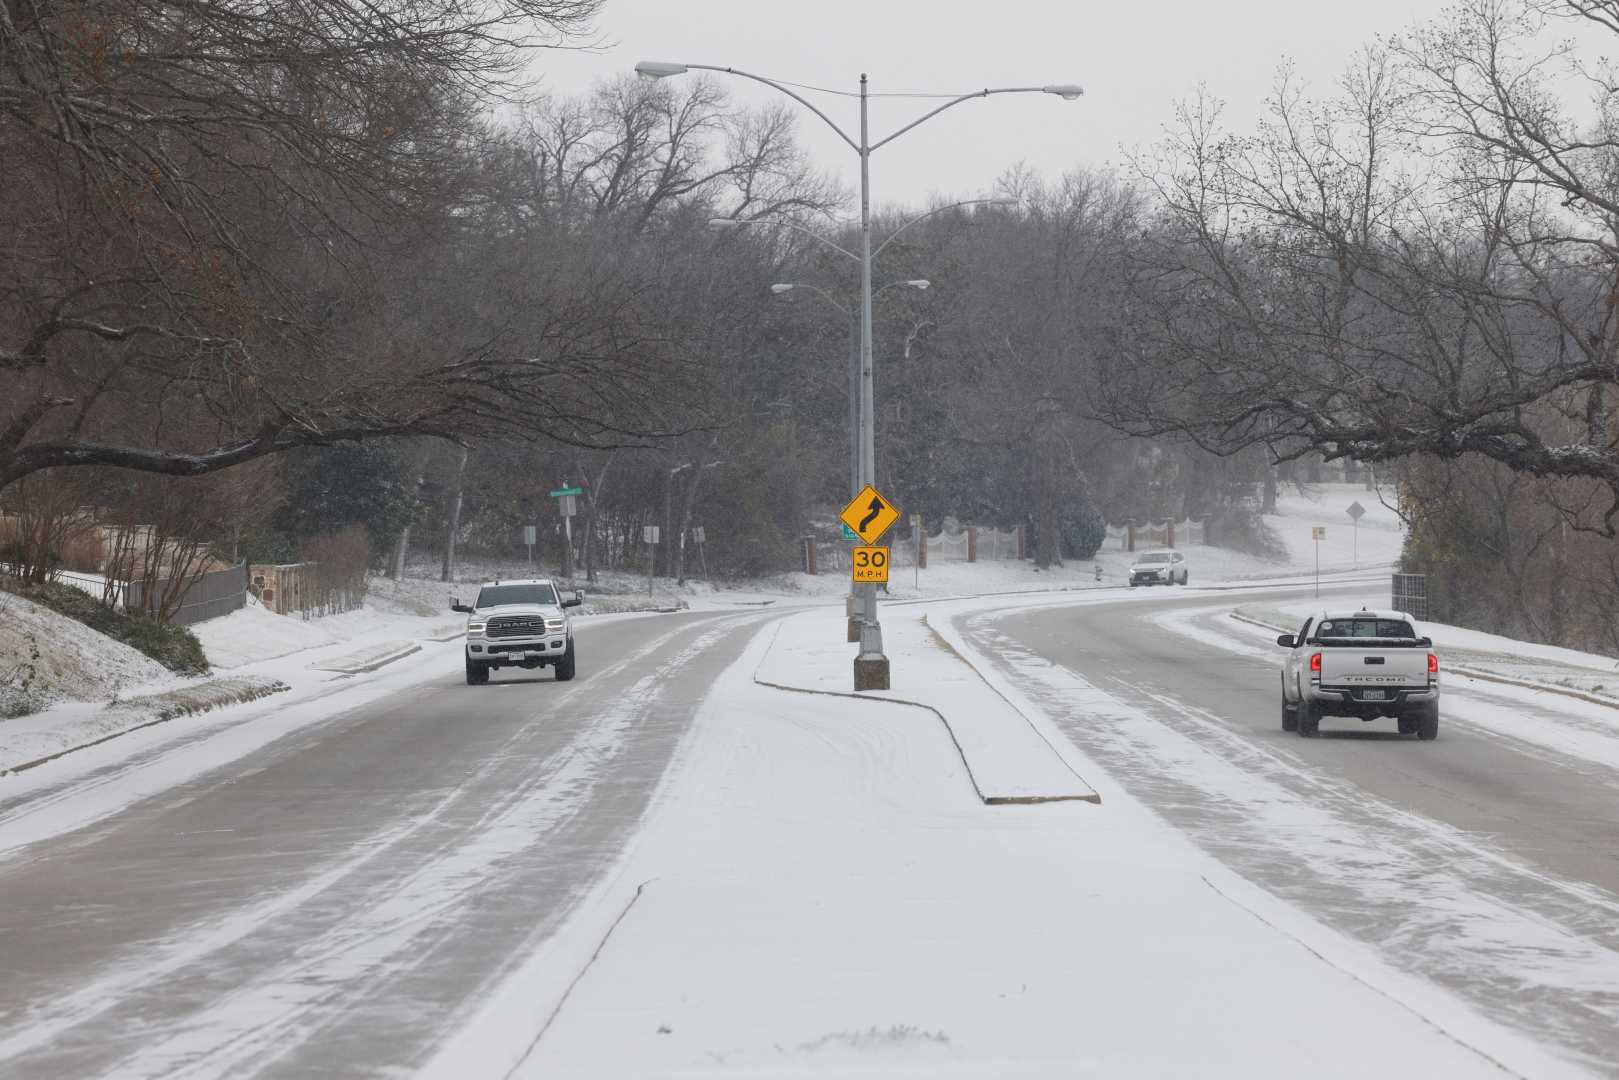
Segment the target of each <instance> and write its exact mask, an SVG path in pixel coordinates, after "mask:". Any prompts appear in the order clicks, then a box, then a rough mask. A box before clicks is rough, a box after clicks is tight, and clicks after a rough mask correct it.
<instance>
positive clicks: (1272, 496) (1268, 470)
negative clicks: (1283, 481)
mask: <svg viewBox="0 0 1619 1080" xmlns="http://www.w3.org/2000/svg"><path fill="white" fill-rule="evenodd" d="M1259 512H1260V513H1262V514H1274V513H1276V466H1274V465H1272V464H1271V463H1270V462H1268V461H1267V462H1266V463H1265V497H1264V501H1263V504H1262V505H1261V506H1260V508H1259Z"/></svg>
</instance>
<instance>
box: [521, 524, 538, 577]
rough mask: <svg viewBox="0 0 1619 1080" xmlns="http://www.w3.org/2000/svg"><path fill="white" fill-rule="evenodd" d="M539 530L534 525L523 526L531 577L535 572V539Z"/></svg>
mask: <svg viewBox="0 0 1619 1080" xmlns="http://www.w3.org/2000/svg"><path fill="white" fill-rule="evenodd" d="M537 532H538V530H537V529H535V527H534V526H532V525H524V526H523V543H525V544H527V545H528V572H529V575H530V576H531V577H532V576H533V574H534V540H535V534H536V533H537Z"/></svg>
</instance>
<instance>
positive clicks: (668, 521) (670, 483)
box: [652, 468, 679, 577]
mask: <svg viewBox="0 0 1619 1080" xmlns="http://www.w3.org/2000/svg"><path fill="white" fill-rule="evenodd" d="M678 471H679V470H678V468H676V469H669V470H668V471H666V472H665V473H664V474H663V527H662V528H663V535H662V536H660V537H658V544H657V546H656V547H655V548H653V550H652V561H653V563H654V564H661V565H662V567H663V576H664V577H674V573H673V570H674V553H673V549H672V548H671V546H670V543H669V541H670V536H669V534H670V533H672V532H674V526H675V507H674V495H675V473H676V472H678ZM660 555H661V556H662V558H659V556H660Z"/></svg>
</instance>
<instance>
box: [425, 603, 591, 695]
mask: <svg viewBox="0 0 1619 1080" xmlns="http://www.w3.org/2000/svg"><path fill="white" fill-rule="evenodd" d="M584 602H585V597H584V594H583V593H581V592H577V591H576V592H575V593H574V594H573V595H572V596H570V597H568V598H567V599H563V598H562V596H560V595H559V594H558V593H557V587H556V584H555V583H554V582H552V581H551V580H550V579H549V578H525V579H523V580H519V581H486V582H484V583H483V585H481V586H480V587H479V588H478V599H477V600H476V601H475V602H473V603H472V604H470V605H469V604H463V603H461V602H460V601H459V600H454V601H452V602H451V604H450V610H451V611H460V612H464V613H465V614H466V617H467V646H466V654H467V685H468V686H481V685H482V684H484V683H486V682H488V681H489V673H490V672H491V671H494V670H497V669H499V668H503V667H523V668H542V667H547V666H549V667H553V668H555V669H556V673H557V680H558V681H559V682H566V681H567V680H569V679H571V678H573V673H574V652H573V626H572V623H571V622H570V620H569V618H568V610H567V609H568V608H572V607H578V606H579V605H580V604H582V603H584Z"/></svg>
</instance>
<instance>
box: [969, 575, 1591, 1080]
mask: <svg viewBox="0 0 1619 1080" xmlns="http://www.w3.org/2000/svg"><path fill="white" fill-rule="evenodd" d="M1338 591H1339V592H1340V593H1343V594H1345V595H1349V594H1354V593H1355V589H1354V587H1352V586H1351V587H1340V588H1339V590H1338ZM1324 594H1325V595H1326V596H1331V595H1332V594H1333V591H1332V590H1325V591H1324ZM1267 600H1269V601H1271V602H1280V601H1285V600H1291V601H1292V602H1293V603H1295V604H1297V603H1298V602H1299V598H1298V593H1297V591H1296V590H1293V591H1292V592H1291V594H1289V593H1286V592H1282V593H1277V594H1275V595H1274V596H1272V597H1268V598H1267V597H1263V596H1261V595H1260V594H1257V593H1256V594H1252V595H1248V596H1244V597H1243V598H1242V600H1241V601H1240V602H1242V603H1261V602H1265V601H1267ZM1234 602H1236V601H1232V600H1230V599H1226V598H1224V597H1222V596H1218V595H1211V594H1209V593H1203V594H1201V595H1199V593H1198V591H1197V590H1191V591H1187V592H1184V593H1177V594H1175V595H1173V596H1169V597H1159V596H1148V597H1142V596H1130V597H1127V598H1120V599H1119V601H1118V602H1115V603H1095V602H1092V603H1090V604H1087V605H1085V606H1081V607H1055V606H1052V607H1041V608H1039V609H1034V610H1025V611H1022V612H1009V611H1005V610H991V611H983V610H979V611H976V612H974V611H972V610H970V609H971V608H972V607H973V605H958V607H959V608H960V609H962V610H961V611H960V613H958V615H957V621H958V624H959V625H960V628H961V630H962V632H963V633H964V634H965V636H966V637H967V638H968V639H969V640H970V641H971V642H972V643H973V644H974V645H975V646H976V647H978V648H979V649H980V650H982V652H983V653H984V654H985V655H987V656H991V657H993V658H994V662H995V663H996V664H997V665H998V667H999V669H1000V671H1001V673H1002V675H1003V677H1005V678H1007V679H1009V680H1011V681H1013V682H1015V683H1017V684H1018V685H1019V686H1020V687H1022V688H1023V689H1024V691H1025V692H1026V693H1028V694H1029V695H1030V696H1031V698H1033V699H1034V700H1035V702H1036V703H1037V704H1038V706H1039V707H1040V708H1042V709H1044V710H1045V711H1046V712H1047V714H1048V715H1049V716H1051V717H1052V718H1053V719H1054V720H1055V721H1056V722H1057V723H1058V724H1059V726H1060V727H1061V728H1062V730H1063V731H1064V733H1065V734H1067V735H1068V737H1069V738H1070V739H1071V740H1073V742H1074V743H1075V744H1076V745H1078V746H1079V747H1081V748H1082V749H1083V750H1084V752H1085V753H1086V754H1088V755H1090V756H1092V757H1093V758H1094V759H1095V760H1096V761H1097V762H1099V763H1100V764H1101V765H1102V766H1103V768H1104V769H1105V771H1106V775H1107V776H1108V777H1109V778H1110V779H1111V781H1112V782H1113V783H1114V784H1117V785H1121V786H1122V787H1123V788H1125V789H1127V790H1128V791H1129V792H1130V793H1131V794H1132V795H1134V796H1136V797H1137V798H1140V799H1142V800H1144V801H1145V802H1146V803H1147V804H1148V805H1150V806H1151V807H1153V808H1154V809H1155V810H1156V811H1157V812H1158V813H1159V814H1161V815H1162V816H1163V817H1164V818H1165V819H1166V820H1168V821H1169V822H1171V823H1172V824H1174V825H1175V826H1176V827H1178V828H1179V829H1181V830H1183V831H1184V832H1185V833H1187V834H1188V835H1190V836H1191V837H1193V838H1194V839H1195V840H1196V841H1197V843H1198V844H1199V845H1200V846H1201V847H1203V848H1204V849H1205V850H1207V851H1209V852H1211V853H1213V854H1214V855H1216V856H1217V857H1218V858H1219V859H1220V860H1221V861H1222V862H1223V863H1225V864H1226V865H1227V866H1230V867H1231V868H1233V869H1235V870H1236V871H1238V872H1239V873H1241V874H1242V875H1244V876H1245V877H1247V878H1248V879H1249V880H1251V881H1253V882H1255V883H1256V884H1258V885H1260V886H1261V887H1263V888H1265V889H1266V890H1268V891H1270V892H1272V893H1273V894H1275V895H1277V896H1280V897H1283V898H1285V899H1287V900H1289V901H1291V902H1292V903H1294V904H1296V905H1297V906H1298V907H1299V908H1300V909H1302V910H1304V911H1306V912H1309V913H1310V914H1312V915H1315V916H1316V917H1318V918H1319V919H1321V920H1322V921H1323V922H1325V923H1327V924H1329V925H1331V926H1334V927H1336V928H1338V929H1340V930H1343V931H1345V932H1346V933H1348V934H1351V935H1353V936H1354V937H1355V938H1357V939H1359V940H1361V941H1363V942H1366V943H1368V944H1370V945H1372V946H1374V947H1375V948H1376V949H1377V950H1378V951H1379V952H1380V953H1381V954H1382V955H1383V956H1384V957H1385V958H1386V959H1387V961H1388V962H1389V963H1391V964H1392V965H1394V966H1395V967H1397V968H1399V969H1401V970H1403V971H1406V972H1409V973H1412V974H1415V975H1418V976H1420V977H1422V978H1424V979H1428V980H1431V981H1433V982H1435V983H1437V984H1439V985H1441V986H1445V987H1447V988H1449V989H1450V990H1452V991H1454V992H1455V993H1457V994H1459V995H1461V996H1462V997H1464V998H1466V999H1467V1000H1469V1001H1470V1002H1472V1003H1473V1005H1474V1007H1476V1008H1477V1009H1478V1010H1479V1011H1480V1012H1482V1013H1484V1014H1486V1015H1490V1016H1493V1017H1495V1018H1497V1019H1498V1020H1500V1021H1501V1022H1503V1023H1505V1024H1510V1025H1511V1026H1513V1027H1515V1028H1517V1029H1518V1030H1520V1031H1523V1032H1525V1033H1527V1034H1530V1035H1532V1036H1534V1037H1536V1038H1539V1039H1543V1040H1546V1041H1548V1042H1550V1043H1555V1044H1557V1045H1560V1046H1561V1047H1562V1048H1563V1049H1564V1050H1565V1052H1566V1053H1568V1055H1569V1056H1570V1057H1571V1058H1572V1059H1575V1060H1580V1061H1583V1062H1584V1063H1585V1064H1586V1065H1587V1066H1588V1067H1590V1068H1592V1069H1593V1070H1595V1071H1598V1072H1600V1073H1602V1074H1605V1075H1608V1076H1619V769H1616V768H1615V760H1616V755H1614V754H1613V753H1612V751H1613V750H1614V749H1619V714H1616V713H1615V711H1614V710H1613V709H1611V708H1606V707H1603V706H1599V705H1591V704H1586V703H1582V702H1579V701H1575V700H1571V699H1569V698H1563V697H1555V696H1552V695H1548V694H1536V693H1533V692H1529V691H1524V690H1520V689H1517V688H1513V687H1504V686H1498V685H1494V684H1490V683H1487V682H1480V681H1476V680H1468V679H1464V678H1462V677H1459V676H1455V675H1452V676H1451V677H1450V678H1449V679H1448V681H1447V684H1446V690H1445V698H1444V705H1443V708H1442V716H1443V719H1442V724H1441V734H1440V738H1439V741H1438V742H1435V743H1419V742H1417V741H1415V740H1414V739H1412V738H1406V737H1400V736H1398V735H1397V734H1395V732H1394V730H1393V727H1394V725H1393V723H1392V721H1382V722H1374V723H1372V724H1364V723H1362V722H1360V721H1357V720H1328V721H1326V722H1325V723H1324V724H1323V728H1322V737H1321V738H1319V739H1316V740H1303V739H1300V738H1298V737H1297V736H1296V735H1289V734H1285V733H1283V732H1282V731H1281V725H1280V718H1279V697H1278V695H1279V691H1278V686H1277V677H1278V676H1277V672H1278V664H1279V659H1280V655H1281V654H1280V652H1279V650H1277V649H1275V647H1274V643H1273V640H1272V639H1273V637H1274V632H1273V631H1267V630H1263V629H1261V628H1257V627H1253V626H1246V625H1244V624H1241V623H1238V622H1236V621H1234V620H1232V619H1231V618H1230V617H1229V613H1230V611H1231V608H1232V606H1233V603H1234ZM1358 602H1359V601H1358V600H1357V601H1356V603H1358ZM1582 751H1583V752H1582ZM1098 787H1102V785H1100V784H1099V785H1098ZM1103 795H1104V799H1105V798H1106V795H1107V792H1106V791H1104V792H1103ZM1329 1020H1330V1018H1328V1017H1323V1022H1328V1021H1329Z"/></svg>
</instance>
